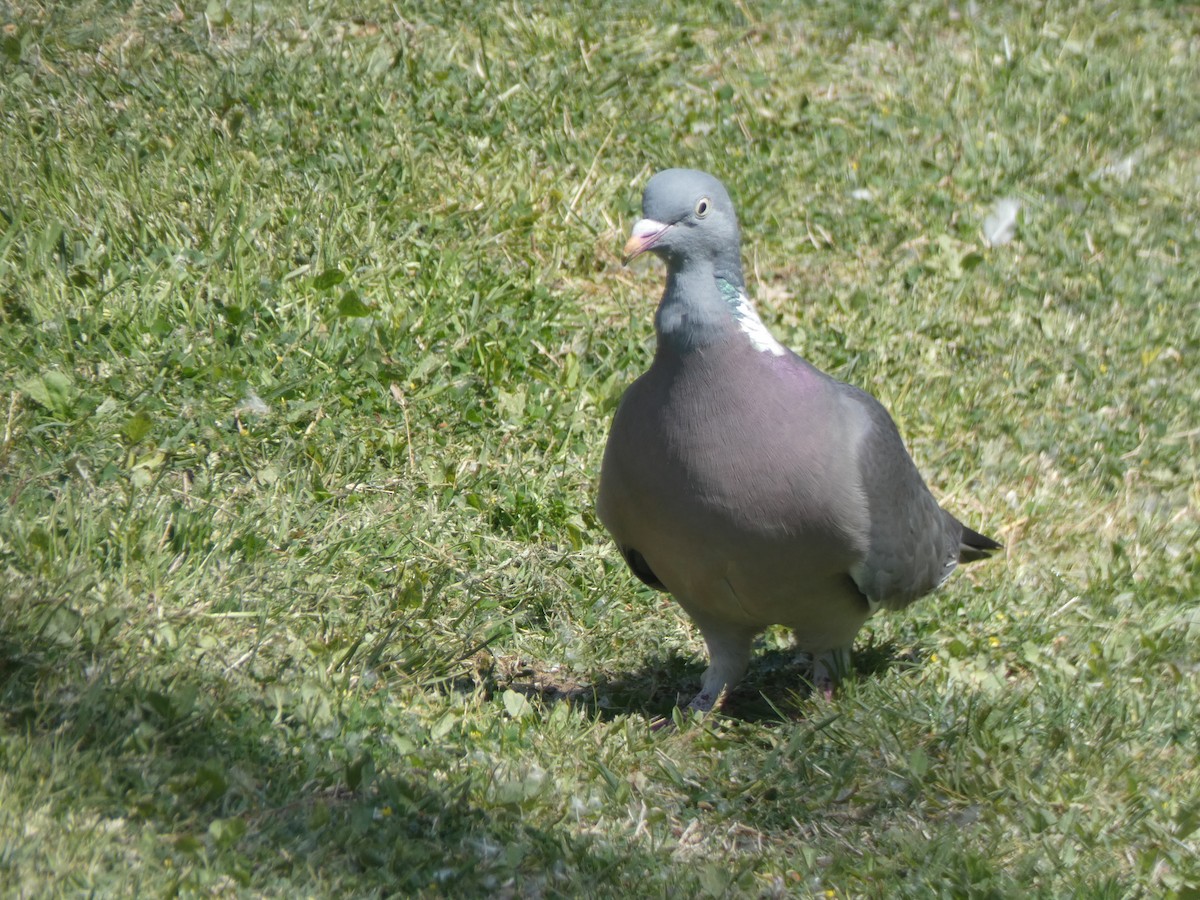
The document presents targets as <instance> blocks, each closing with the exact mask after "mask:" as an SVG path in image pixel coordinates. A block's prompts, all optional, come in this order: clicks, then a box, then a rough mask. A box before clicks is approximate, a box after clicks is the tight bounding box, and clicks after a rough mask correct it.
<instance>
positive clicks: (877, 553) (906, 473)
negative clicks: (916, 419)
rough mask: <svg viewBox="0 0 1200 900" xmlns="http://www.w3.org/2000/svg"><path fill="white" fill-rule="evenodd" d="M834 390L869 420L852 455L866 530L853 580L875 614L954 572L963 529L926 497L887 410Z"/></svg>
mask: <svg viewBox="0 0 1200 900" xmlns="http://www.w3.org/2000/svg"><path fill="white" fill-rule="evenodd" d="M839 385H840V387H841V390H842V391H843V396H844V397H845V398H846V400H847V401H848V402H850V403H852V404H856V405H858V407H859V409H860V411H861V412H863V413H865V414H866V422H867V424H866V427H865V428H864V431H863V433H862V436H861V437H860V443H859V447H858V454H857V455H858V464H859V476H860V478H861V479H862V490H863V495H864V497H865V499H866V503H867V510H868V516H869V521H870V528H869V536H868V546H867V554H866V557H865V558H864V559H863V560H861V561H860V562H858V563H857V564H855V565H854V567H853V568H852V569H851V572H850V576H851V577H852V578H853V579H854V582H855V583H856V584H857V585H858V589H859V590H860V591H862V593H863V594H864V595H866V597H867V599H868V600H869V601H870V603H871V606H872V608H877V607H879V606H884V607H887V608H888V609H901V608H903V607H905V606H907V605H908V604H910V603H912V602H913V601H914V600H916V599H917V598H918V597H920V596H922V595H924V594H927V593H929V592H930V591H932V590H933V589H934V588H936V587H937V586H938V585H939V584H941V583H942V582H943V581H945V579H946V577H947V576H948V575H949V574H950V573H951V572H953V571H954V568H955V566H956V565H957V564H958V561H959V556H960V545H961V543H962V539H963V526H962V524H961V523H960V522H959V521H958V520H957V519H955V518H954V516H952V515H950V514H949V513H948V512H946V511H945V510H944V509H942V508H941V507H940V506H938V503H937V501H936V500H935V499H934V498H933V495H932V494H931V493H929V488H928V487H926V485H925V480H924V479H923V478H922V477H921V473H920V472H918V471H917V467H916V464H915V463H914V462H913V461H912V457H911V456H909V455H908V450H907V448H905V446H904V441H903V440H902V439H901V437H900V432H899V431H898V430H897V428H896V423H895V422H893V421H892V417H891V416H890V415H888V412H887V410H886V409H884V408H883V406H882V405H881V404H880V403H879V401H878V400H876V399H875V398H874V397H872V396H871V395H870V394H868V393H866V392H865V391H861V390H859V389H858V388H856V387H854V386H852V385H845V384H841V383H840V382H839Z"/></svg>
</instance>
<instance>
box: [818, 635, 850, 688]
mask: <svg viewBox="0 0 1200 900" xmlns="http://www.w3.org/2000/svg"><path fill="white" fill-rule="evenodd" d="M849 671H850V645H847V646H845V647H835V648H833V649H832V650H824V651H822V652H820V653H814V654H813V655H812V683H813V689H814V690H818V691H820V692H821V694H822V695H823V696H824V697H825V699H826V700H832V699H833V692H834V690H835V689H836V688H837V684H838V682H839V681H841V680H842V677H843V676H844V675H846V674H847V673H849Z"/></svg>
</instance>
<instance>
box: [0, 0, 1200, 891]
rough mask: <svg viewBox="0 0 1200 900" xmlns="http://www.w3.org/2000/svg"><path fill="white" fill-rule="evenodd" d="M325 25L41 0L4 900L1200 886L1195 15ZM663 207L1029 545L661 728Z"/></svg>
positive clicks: (508, 15) (762, 670) (342, 9)
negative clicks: (614, 437)
mask: <svg viewBox="0 0 1200 900" xmlns="http://www.w3.org/2000/svg"><path fill="white" fill-rule="evenodd" d="M303 6H304V5H303V4H301V5H297V4H287V3H281V2H274V0H267V2H260V3H254V4H251V3H243V2H238V0H231V2H228V3H223V2H221V0H214V2H211V3H208V4H207V6H203V5H196V4H180V5H176V4H174V3H168V2H160V0H147V2H143V3H135V4H128V3H119V2H107V0H85V2H81V3H77V4H55V3H47V2H37V0H34V2H20V3H9V4H6V5H4V6H3V7H0V29H2V31H0V50H2V51H3V52H2V53H0V116H2V117H3V128H2V129H0V161H2V163H3V167H4V179H3V187H2V188H0V420H2V421H3V432H2V436H0V438H2V442H0V498H2V499H0V573H2V574H0V590H2V591H3V596H2V598H0V894H3V895H4V896H12V897H35V896H36V897H43V896H80V895H89V896H129V895H146V896H161V895H184V896H198V895H207V894H215V895H220V896H280V895H290V894H296V893H300V894H303V895H304V896H371V895H396V894H418V895H438V894H452V895H479V894H488V895H500V896H505V895H508V896H575V895H593V896H629V895H645V896H659V895H671V896H674V895H684V896H713V897H719V896H746V895H749V896H756V895H761V896H777V895H788V894H794V895H798V896H812V895H817V896H838V897H843V896H844V897H850V896H855V897H857V896H868V897H884V896H887V897H904V896H911V897H925V896H929V895H931V894H935V895H944V896H979V897H1008V896H1013V897H1015V896H1030V895H1033V896H1047V897H1049V896H1053V897H1062V896H1079V897H1085V896H1086V897H1113V898H1116V897H1136V896H1167V897H1174V898H1195V897H1197V896H1200V843H1198V842H1200V762H1198V759H1200V730H1198V726H1197V716H1196V709H1197V704H1198V701H1200V654H1198V651H1197V647H1198V646H1200V605H1198V604H1197V597H1198V596H1200V564H1198V557H1197V545H1198V537H1200V488H1198V485H1200V481H1198V469H1197V459H1198V458H1200V455H1198V452H1197V450H1198V444H1200V431H1198V430H1197V423H1198V420H1200V376H1198V375H1197V371H1198V370H1200V365H1198V363H1197V359H1198V353H1200V301H1198V299H1197V298H1198V297H1200V275H1198V274H1197V272H1198V268H1197V265H1196V261H1197V259H1200V224H1198V221H1200V220H1198V219H1197V210H1198V209H1200V130H1197V128H1196V124H1195V123H1196V122H1197V121H1200V99H1198V98H1200V91H1197V90H1196V86H1197V84H1198V83H1200V77H1198V76H1200V49H1198V48H1200V27H1198V25H1197V21H1196V19H1195V16H1194V15H1193V14H1192V13H1191V12H1190V11H1189V10H1187V9H1186V8H1185V7H1178V6H1175V5H1173V4H1154V3H1142V4H1120V3H1092V4H1078V5H1070V4H1063V3H1048V4H1033V3H1018V4H1005V5H1000V6H998V7H995V8H993V7H992V6H988V5H984V4H980V5H979V8H975V6H974V5H970V8H968V5H965V4H945V5H943V4H929V3H923V2H909V3H899V4H891V3H889V4H882V3H870V2H862V0H860V2H856V3H853V4H846V5H841V4H816V5H812V6H811V8H810V7H808V6H805V7H803V8H793V6H792V5H790V4H783V3H763V4H753V5H750V4H744V3H734V4H725V5H718V6H716V7H715V8H710V7H709V6H707V5H692V4H687V3H683V2H672V3H669V4H667V5H666V6H665V7H654V8H651V7H641V6H638V5H636V4H634V5H632V6H631V5H629V4H624V5H622V4H617V5H612V4H609V5H601V4H584V3H580V4H569V3H563V4H553V5H548V6H543V7H541V8H539V9H538V10H537V11H536V12H533V11H523V10H522V9H521V8H520V7H519V6H517V5H501V6H499V7H496V6H494V5H492V4H486V5H485V4H472V3H469V2H468V3H461V4H452V5H443V4H438V3H420V2H416V3H409V4H403V5H401V6H396V5H393V4H390V3H382V2H379V3H357V4H312V5H309V6H308V7H307V8H301V7H303ZM185 7H186V8H185ZM672 164H686V165H693V166H698V167H702V168H707V169H709V170H712V171H714V172H716V173H717V174H718V175H720V176H721V177H722V178H723V179H724V180H725V181H726V183H727V184H728V185H729V187H730V189H731V192H732V193H733V195H734V197H735V199H736V200H737V202H738V203H739V208H740V211H741V216H742V220H743V224H744V231H745V257H746V262H747V267H748V271H749V274H750V280H751V287H752V290H753V291H754V293H755V294H756V296H757V297H758V298H759V302H760V309H761V312H762V315H763V317H764V320H765V321H767V322H768V324H769V325H770V326H771V327H772V329H773V330H774V331H775V333H776V334H777V335H779V336H780V338H781V339H782V340H784V341H785V342H787V343H788V344H790V345H791V346H793V347H796V348H797V349H798V350H800V351H801V352H803V353H804V354H805V355H806V356H807V357H808V358H809V359H811V360H812V361H813V362H815V363H816V364H818V365H820V366H821V367H822V368H825V369H826V370H828V371H831V372H834V373H835V374H837V375H839V376H840V377H843V378H846V379H848V380H852V381H854V382H855V383H857V384H860V385H862V386H864V387H866V388H868V389H869V390H871V391H872V392H874V393H875V394H876V395H877V396H879V397H880V399H881V400H883V401H884V402H885V403H886V405H887V406H888V407H889V408H890V409H891V410H892V411H893V413H894V415H895V416H896V418H897V420H898V421H899V422H900V424H901V428H902V430H903V432H904V434H905V436H906V439H907V440H908V442H909V444H910V446H911V447H912V449H913V452H914V455H915V456H916V457H917V459H918V462H919V464H920V465H921V467H922V470H923V471H924V472H925V474H926V476H927V477H928V478H929V480H930V482H931V483H932V484H933V485H934V486H935V489H936V490H937V491H938V493H939V496H941V497H942V498H943V499H944V501H945V502H946V504H947V505H948V506H950V507H951V508H952V509H954V510H955V511H956V512H958V513H959V514H960V515H961V516H962V517H963V518H964V519H965V520H967V521H968V522H970V523H972V524H974V525H976V526H978V527H980V528H982V529H983V530H985V531H987V532H989V533H992V534H995V535H996V536H998V537H999V538H1001V539H1002V540H1003V541H1004V542H1005V544H1006V547H1007V549H1006V556H1005V558H1004V559H1001V560H998V561H992V562H990V563H986V564H981V565H978V566H974V567H971V568H970V569H969V570H964V571H963V572H961V573H959V574H958V575H957V576H956V577H955V579H954V580H953V581H952V582H951V583H950V584H949V585H947V586H946V587H945V588H944V589H943V590H942V591H941V592H939V593H938V594H937V595H935V596H933V597H930V598H927V599H926V600H924V601H922V602H921V603H920V604H918V605H916V606H914V607H913V608H911V609H910V610H908V611H906V612H905V613H903V614H899V615H892V616H887V617H882V618H879V619H877V620H875V621H874V622H873V623H872V625H871V626H870V628H869V629H868V631H867V632H865V633H864V635H863V639H862V642H861V643H862V646H861V647H860V650H859V653H858V669H859V672H858V677H857V678H855V679H854V680H852V681H851V682H850V683H848V684H847V685H846V687H845V688H844V690H843V691H842V693H841V694H840V695H839V696H838V697H837V698H836V699H835V700H834V701H833V702H832V704H829V703H826V702H824V701H822V700H820V699H818V698H811V697H809V696H807V694H806V693H805V692H804V691H803V690H802V689H801V683H800V680H799V675H798V672H799V670H798V669H797V667H796V666H795V665H794V664H793V663H792V662H791V660H790V658H789V656H788V654H787V653H786V651H785V650H784V649H783V646H782V645H783V641H782V636H781V635H780V634H778V633H776V632H770V633H768V634H767V635H766V636H765V638H764V642H763V650H762V652H761V653H760V654H759V656H758V658H756V661H755V663H754V666H753V668H752V672H751V675H750V678H749V681H748V683H747V685H746V686H745V687H744V688H743V689H742V690H741V691H740V692H739V694H738V695H737V696H736V697H735V698H734V702H733V703H732V705H731V707H730V709H729V711H728V714H727V715H722V716H714V717H710V718H709V719H707V720H705V721H704V722H703V723H686V722H685V723H683V727H681V728H679V729H678V730H675V731H671V732H665V733H664V732H652V731H651V730H650V728H649V722H650V720H651V719H652V718H653V717H654V716H656V715H661V714H664V713H667V712H669V710H670V709H671V706H672V704H673V703H674V701H675V698H676V692H677V691H679V692H681V693H685V694H686V692H687V691H688V690H690V689H693V688H694V687H695V685H696V683H697V680H698V677H699V673H700V671H701V669H702V649H701V645H700V643H699V641H698V639H697V636H696V634H695V632H694V631H693V629H692V628H691V627H690V626H689V625H688V624H687V622H686V621H685V620H684V619H683V618H682V617H681V615H680V614H679V613H678V612H676V611H675V609H674V607H673V606H672V604H671V603H670V602H669V601H668V600H666V599H665V598H663V597H662V596H660V595H655V594H652V593H650V592H648V591H646V590H643V589H642V588H640V587H639V585H638V584H637V583H636V581H635V580H634V579H633V578H632V577H631V576H630V575H629V574H628V573H627V572H626V571H625V569H624V566H623V564H622V563H621V562H620V561H619V559H618V558H617V555H616V553H615V552H614V551H613V549H612V548H611V547H610V545H609V543H608V541H607V540H606V537H605V535H604V533H603V529H602V528H601V527H600V526H599V524H598V522H597V521H596V519H595V516H594V513H593V509H592V503H593V496H594V483H595V477H596V473H597V471H598V467H599V459H600V453H601V450H602V447H603V442H604V437H605V433H606V429H607V425H608V421H609V418H610V415H611V412H612V410H613V408H614V405H615V403H616V401H617V399H618V398H619V396H620V393H621V391H622V390H623V388H624V386H625V385H626V384H628V383H629V382H630V381H631V380H632V379H633V378H634V377H635V376H636V374H637V373H638V372H640V371H641V370H642V369H644V368H645V366H646V365H647V364H648V361H649V357H650V352H651V347H652V337H651V322H650V319H651V310H652V300H653V298H654V297H656V296H657V294H658V292H659V290H660V285H661V279H662V272H661V268H660V267H659V266H657V265H654V264H651V265H638V266H635V267H634V268H633V269H632V270H626V269H622V268H621V267H620V264H619V256H618V254H619V248H620V246H621V244H622V242H623V237H624V233H625V231H626V230H627V228H628V225H629V224H630V223H631V221H632V220H633V218H634V217H635V216H636V212H637V203H638V198H639V195H640V189H641V186H642V185H643V184H644V182H645V180H646V178H647V177H648V175H649V174H650V173H651V172H652V171H654V170H655V169H658V168H662V167H665V166H667V165H672ZM1002 197H1011V198H1014V199H1017V200H1019V201H1020V203H1021V218H1020V221H1019V226H1018V230H1017V233H1016V237H1015V239H1014V240H1013V241H1012V242H1011V243H1007V244H1003V245H1000V246H995V247H990V246H988V245H987V244H986V242H985V241H984V240H983V238H982V236H981V223H982V221H983V220H984V218H985V217H986V215H987V213H988V211H989V210H990V209H991V207H992V204H993V203H994V202H995V201H996V200H997V199H999V198H1002Z"/></svg>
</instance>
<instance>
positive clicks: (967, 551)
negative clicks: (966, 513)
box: [958, 525, 1004, 563]
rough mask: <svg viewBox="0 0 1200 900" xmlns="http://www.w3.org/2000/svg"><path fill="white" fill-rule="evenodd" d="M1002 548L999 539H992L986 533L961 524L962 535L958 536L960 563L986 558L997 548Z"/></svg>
mask: <svg viewBox="0 0 1200 900" xmlns="http://www.w3.org/2000/svg"><path fill="white" fill-rule="evenodd" d="M1003 549H1004V545H1003V544H1001V543H1000V542H999V541H993V540H992V539H991V538H990V537H988V536H987V535H984V534H980V533H979V532H978V531H976V530H975V529H973V528H968V527H967V526H966V525H963V527H962V537H961V538H959V544H958V561H959V562H960V563H969V562H975V561H976V560H980V559H987V558H988V557H989V556H991V555H992V554H993V553H995V552H996V551H997V550H1003Z"/></svg>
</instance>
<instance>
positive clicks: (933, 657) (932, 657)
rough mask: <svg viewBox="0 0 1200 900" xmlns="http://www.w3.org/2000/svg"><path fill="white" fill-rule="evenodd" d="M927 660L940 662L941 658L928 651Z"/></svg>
mask: <svg viewBox="0 0 1200 900" xmlns="http://www.w3.org/2000/svg"><path fill="white" fill-rule="evenodd" d="M929 661H930V662H931V663H935V662H941V661H942V658H941V657H940V656H938V655H937V654H936V653H930V654H929Z"/></svg>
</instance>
